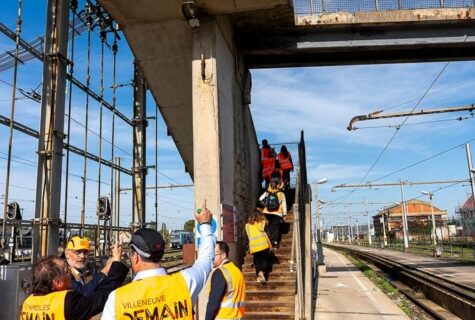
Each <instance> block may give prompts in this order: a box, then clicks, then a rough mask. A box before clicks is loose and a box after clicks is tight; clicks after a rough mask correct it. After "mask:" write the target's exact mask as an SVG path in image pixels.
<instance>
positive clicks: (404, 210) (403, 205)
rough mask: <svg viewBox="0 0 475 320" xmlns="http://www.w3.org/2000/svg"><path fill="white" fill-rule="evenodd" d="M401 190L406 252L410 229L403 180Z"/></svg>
mask: <svg viewBox="0 0 475 320" xmlns="http://www.w3.org/2000/svg"><path fill="white" fill-rule="evenodd" d="M400 182H401V183H400V185H399V186H400V188H401V200H402V202H401V205H402V232H403V237H404V251H407V249H408V248H409V239H408V228H407V212H406V201H404V189H403V182H402V179H401V180H400Z"/></svg>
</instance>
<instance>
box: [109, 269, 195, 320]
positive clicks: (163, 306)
mask: <svg viewBox="0 0 475 320" xmlns="http://www.w3.org/2000/svg"><path fill="white" fill-rule="evenodd" d="M115 316H116V319H123V320H130V319H143V320H145V319H147V320H148V319H150V320H152V319H154V320H160V319H186V320H192V319H193V312H192V305H191V296H190V290H189V289H188V286H187V285H186V282H185V279H184V278H183V276H182V275H181V273H175V274H172V275H163V276H155V277H150V278H145V279H141V280H136V281H133V282H131V283H129V284H127V285H125V286H123V287H120V288H118V289H117V290H116V291H115Z"/></svg>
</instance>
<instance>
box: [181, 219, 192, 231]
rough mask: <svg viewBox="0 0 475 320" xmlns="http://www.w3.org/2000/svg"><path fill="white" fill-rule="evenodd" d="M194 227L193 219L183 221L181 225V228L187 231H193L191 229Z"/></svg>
mask: <svg viewBox="0 0 475 320" xmlns="http://www.w3.org/2000/svg"><path fill="white" fill-rule="evenodd" d="M194 228H195V220H193V219H192V220H188V221H186V222H185V224H184V225H183V230H185V231H188V232H193V229H194Z"/></svg>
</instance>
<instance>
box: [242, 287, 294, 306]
mask: <svg viewBox="0 0 475 320" xmlns="http://www.w3.org/2000/svg"><path fill="white" fill-rule="evenodd" d="M294 296H295V292H294V291H293V290H292V291H278V290H246V300H247V301H262V300H271V301H272V303H280V302H282V301H283V302H289V299H293V298H294Z"/></svg>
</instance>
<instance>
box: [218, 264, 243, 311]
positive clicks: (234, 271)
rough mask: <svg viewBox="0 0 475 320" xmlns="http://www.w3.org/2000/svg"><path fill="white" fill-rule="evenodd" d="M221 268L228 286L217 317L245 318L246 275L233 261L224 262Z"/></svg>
mask: <svg viewBox="0 0 475 320" xmlns="http://www.w3.org/2000/svg"><path fill="white" fill-rule="evenodd" d="M219 269H220V270H221V272H222V274H223V276H224V279H225V280H226V284H227V288H226V294H225V295H224V297H223V300H221V307H220V309H219V312H218V314H217V315H216V319H244V309H245V308H244V302H245V300H246V284H245V282H244V277H243V275H242V273H241V271H240V270H239V269H238V268H237V267H236V266H235V265H234V263H232V262H228V263H226V264H223V265H222V266H221V267H220V268H219Z"/></svg>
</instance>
